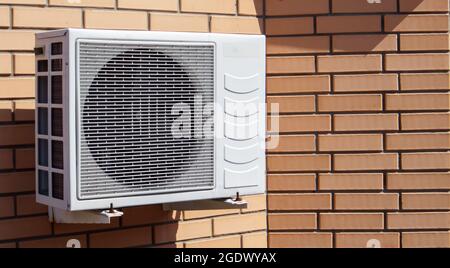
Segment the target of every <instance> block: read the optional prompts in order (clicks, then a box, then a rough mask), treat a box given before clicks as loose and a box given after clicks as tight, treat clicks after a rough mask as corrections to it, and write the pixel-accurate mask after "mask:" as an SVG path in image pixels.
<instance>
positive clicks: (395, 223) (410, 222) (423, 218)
mask: <svg viewBox="0 0 450 268" xmlns="http://www.w3.org/2000/svg"><path fill="white" fill-rule="evenodd" d="M387 217H388V218H387V227H388V229H448V226H449V223H450V214H449V213H448V212H420V213H404V212H401V213H388V214H387Z"/></svg>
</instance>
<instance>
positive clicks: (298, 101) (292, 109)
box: [267, 96, 316, 113]
mask: <svg viewBox="0 0 450 268" xmlns="http://www.w3.org/2000/svg"><path fill="white" fill-rule="evenodd" d="M272 104H278V105H279V112H280V113H302V112H314V111H315V110H316V104H315V97H314V96H268V97H267V105H268V106H267V110H268V112H269V113H270V112H272V109H271V105H272Z"/></svg>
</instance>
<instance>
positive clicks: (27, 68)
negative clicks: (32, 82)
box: [14, 54, 35, 75]
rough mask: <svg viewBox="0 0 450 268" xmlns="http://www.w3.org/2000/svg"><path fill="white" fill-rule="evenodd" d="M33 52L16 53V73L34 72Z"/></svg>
mask: <svg viewBox="0 0 450 268" xmlns="http://www.w3.org/2000/svg"><path fill="white" fill-rule="evenodd" d="M34 65H35V61H34V55H33V54H14V74H20V75H22V74H34V72H35V67H34Z"/></svg>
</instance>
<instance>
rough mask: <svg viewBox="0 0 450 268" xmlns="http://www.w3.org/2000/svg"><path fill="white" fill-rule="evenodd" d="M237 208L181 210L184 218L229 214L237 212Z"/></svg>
mask: <svg viewBox="0 0 450 268" xmlns="http://www.w3.org/2000/svg"><path fill="white" fill-rule="evenodd" d="M238 213H239V209H199V210H196V209H192V210H185V211H183V216H184V219H186V220H190V219H200V218H209V217H214V216H223V215H230V214H238Z"/></svg>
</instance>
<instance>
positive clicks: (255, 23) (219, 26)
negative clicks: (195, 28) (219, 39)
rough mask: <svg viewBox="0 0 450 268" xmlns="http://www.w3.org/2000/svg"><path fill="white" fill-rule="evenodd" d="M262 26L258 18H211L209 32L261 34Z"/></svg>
mask: <svg viewBox="0 0 450 268" xmlns="http://www.w3.org/2000/svg"><path fill="white" fill-rule="evenodd" d="M196 1H197V0H196ZM208 1H209V0H208ZM262 25H263V21H262V19H258V18H251V17H234V16H212V17H211V32H214V33H238V34H261V33H262V32H263V28H262V27H263V26H262Z"/></svg>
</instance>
